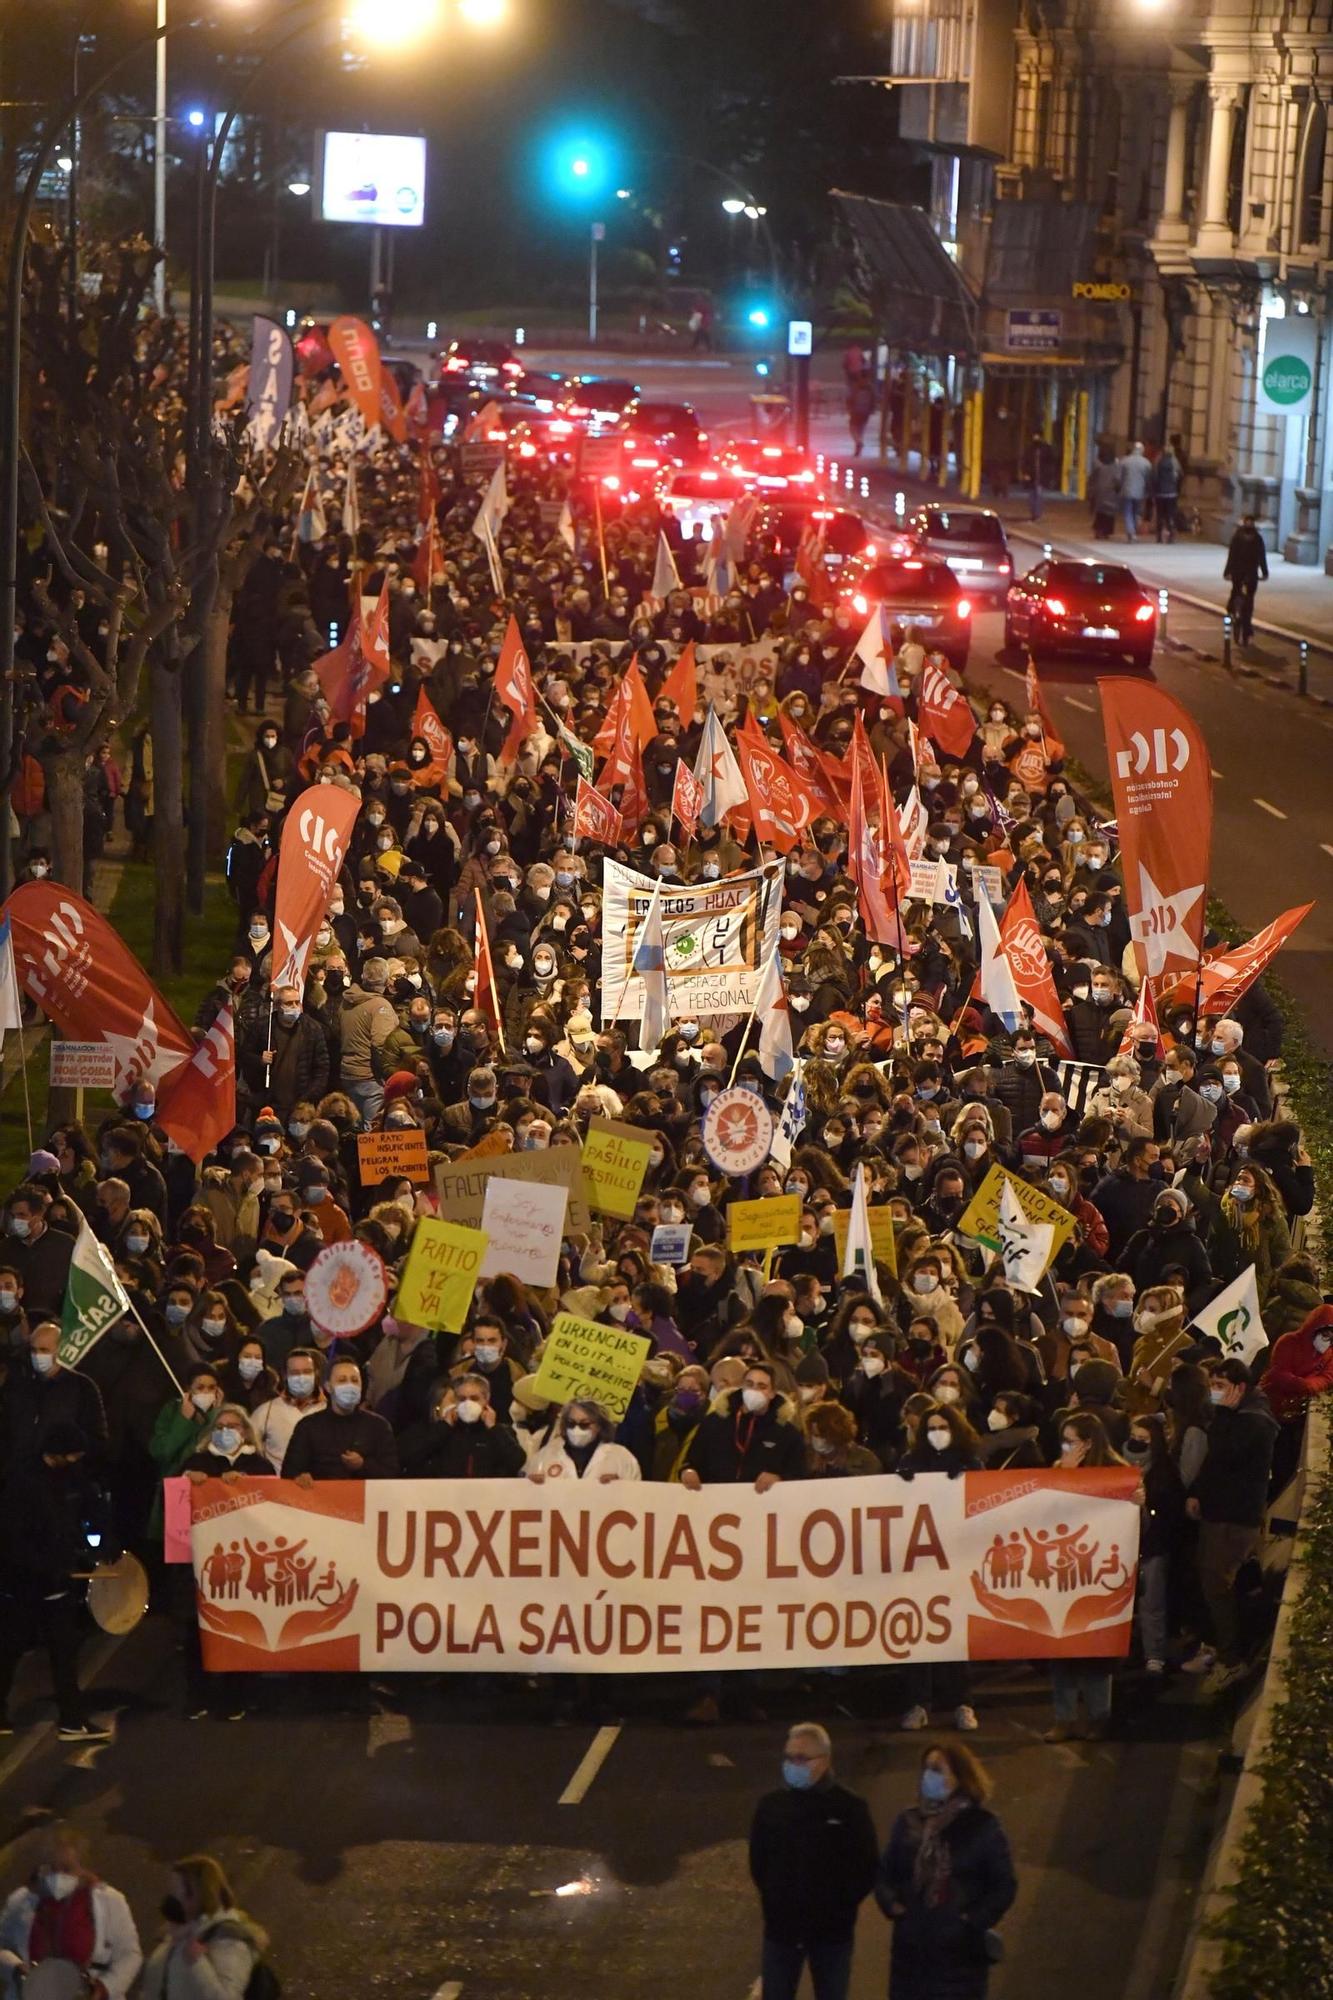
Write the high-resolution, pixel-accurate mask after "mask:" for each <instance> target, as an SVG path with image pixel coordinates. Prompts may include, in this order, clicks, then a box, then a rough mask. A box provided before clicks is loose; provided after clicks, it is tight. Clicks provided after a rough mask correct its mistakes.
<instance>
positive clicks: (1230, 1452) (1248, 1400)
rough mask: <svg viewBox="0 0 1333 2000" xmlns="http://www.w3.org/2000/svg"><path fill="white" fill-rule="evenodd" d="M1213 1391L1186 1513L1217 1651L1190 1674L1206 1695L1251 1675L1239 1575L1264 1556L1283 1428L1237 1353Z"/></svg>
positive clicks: (1217, 1368)
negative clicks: (1267, 1508) (1201, 1678)
mask: <svg viewBox="0 0 1333 2000" xmlns="http://www.w3.org/2000/svg"><path fill="white" fill-rule="evenodd" d="M1208 1392H1209V1395H1210V1396H1211V1398H1212V1403H1213V1414H1212V1417H1211V1419H1210V1421H1209V1425H1208V1450H1207V1452H1206V1453H1205V1455H1204V1461H1203V1465H1202V1467H1201V1468H1200V1470H1199V1473H1198V1475H1197V1477H1196V1478H1195V1481H1194V1485H1193V1488H1192V1490H1191V1492H1190V1497H1189V1499H1188V1500H1187V1501H1186V1502H1185V1512H1186V1513H1187V1514H1188V1515H1189V1516H1190V1518H1191V1519H1192V1520H1195V1521H1197V1522H1198V1523H1199V1586H1200V1588H1201V1590H1202V1591H1203V1597H1204V1602H1205V1603H1206V1604H1207V1606H1208V1611H1209V1615H1210V1616H1211V1618H1212V1621H1213V1635H1214V1638H1215V1641H1216V1645H1215V1647H1207V1646H1205V1647H1204V1648H1203V1649H1202V1651H1201V1652H1198V1653H1196V1654H1195V1655H1194V1657H1193V1659H1191V1660H1188V1661H1186V1668H1187V1671H1188V1672H1190V1673H1207V1675H1208V1678H1207V1680H1206V1681H1205V1682H1204V1691H1205V1693H1207V1694H1218V1693H1220V1692H1221V1691H1222V1689H1223V1688H1226V1687H1229V1686H1230V1685H1231V1683H1232V1682H1233V1681H1235V1680H1239V1678H1240V1676H1241V1675H1242V1674H1243V1673H1244V1671H1245V1667H1244V1662H1243V1661H1242V1659H1241V1653H1240V1618H1239V1613H1238V1609H1237V1604H1236V1577H1237V1575H1238V1574H1239V1572H1240V1570H1241V1568H1242V1567H1243V1566H1244V1564H1246V1563H1247V1562H1249V1561H1250V1560H1251V1558H1252V1557H1254V1556H1256V1555H1257V1554H1258V1552H1259V1537H1260V1533H1261V1530H1262V1528H1263V1520H1264V1505H1265V1502H1266V1501H1267V1498H1268V1476H1269V1473H1270V1472H1271V1471H1272V1466H1273V1447H1274V1445H1275V1444H1276V1443H1277V1435H1278V1422H1277V1418H1276V1417H1275V1416H1274V1415H1273V1412H1272V1411H1271V1410H1270V1409H1269V1407H1268V1401H1267V1398H1266V1397H1265V1396H1264V1395H1263V1394H1262V1393H1261V1391H1259V1390H1258V1389H1254V1388H1252V1387H1251V1386H1250V1371H1249V1369H1248V1368H1247V1367H1246V1366H1245V1363H1244V1362H1243V1361H1241V1360H1239V1359H1237V1358H1236V1357H1235V1356H1234V1355H1228V1356H1227V1357H1226V1359H1225V1360H1222V1361H1215V1362H1213V1363H1212V1364H1211V1366H1210V1367H1209V1369H1208Z"/></svg>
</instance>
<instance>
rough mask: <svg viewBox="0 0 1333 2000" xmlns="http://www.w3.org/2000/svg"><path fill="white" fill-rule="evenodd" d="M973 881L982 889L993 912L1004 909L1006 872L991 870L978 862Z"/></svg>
mask: <svg viewBox="0 0 1333 2000" xmlns="http://www.w3.org/2000/svg"><path fill="white" fill-rule="evenodd" d="M972 880H973V881H974V882H975V883H976V885H977V887H978V889H980V891H981V893H982V895H983V896H984V897H985V898H986V901H987V902H988V903H989V904H990V906H991V908H992V909H993V910H1002V909H1003V908H1004V870H1003V869H1002V868H991V867H988V866H986V865H984V864H983V863H982V862H980V861H978V862H976V863H975V864H974V866H973V869H972Z"/></svg>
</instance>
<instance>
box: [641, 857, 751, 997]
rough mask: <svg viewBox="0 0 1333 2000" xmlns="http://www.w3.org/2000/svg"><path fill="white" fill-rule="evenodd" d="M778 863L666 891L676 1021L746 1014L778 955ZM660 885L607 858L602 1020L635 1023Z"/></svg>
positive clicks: (665, 923)
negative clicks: (639, 971)
mask: <svg viewBox="0 0 1333 2000" xmlns="http://www.w3.org/2000/svg"><path fill="white" fill-rule="evenodd" d="M783 880H784V876H783V869H782V864H781V862H771V863H770V864H769V866H768V867H766V868H756V869H753V870H751V871H750V872H749V873H748V874H743V875H723V876H721V877H720V878H719V879H718V880H717V881H716V882H696V883H694V884H692V885H690V886H688V887H687V886H686V884H684V883H679V884H675V883H673V884H672V885H671V886H670V887H668V886H667V885H666V884H663V887H662V900H661V914H662V934H663V937H664V938H665V940H666V972H667V982H668V991H669V994H670V1000H671V1014H672V1018H673V1019H675V1018H676V1017H677V1016H678V1015H681V1014H745V1013H748V1012H749V1010H750V1008H751V1007H753V1005H754V1003H755V999H756V997H757V995H758V992H759V982H760V980H761V979H762V977H763V971H764V966H765V965H766V963H767V962H768V960H769V959H770V958H771V957H772V955H773V953H774V952H775V951H776V949H777V942H778V919H779V917H780V916H781V914H782V885H783ZM655 886H656V885H655V883H654V881H653V879H652V877H651V876H650V875H639V874H636V872H635V871H634V869H632V868H625V867H623V866H622V865H621V863H620V862H618V861H612V860H610V859H609V858H608V859H607V860H606V861H604V862H603V864H602V1019H603V1020H604V1021H637V1020H640V1019H641V1018H642V1015H643V981H642V980H641V979H639V978H638V977H637V976H636V975H634V974H632V972H631V967H632V965H633V962H634V951H635V947H636V945H637V943H638V937H639V932H640V930H641V929H642V926H643V920H644V918H645V917H646V916H647V914H648V905H649V904H650V903H651V901H652V899H653V889H654V887H655Z"/></svg>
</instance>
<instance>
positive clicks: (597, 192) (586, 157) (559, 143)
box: [544, 132, 616, 201]
mask: <svg viewBox="0 0 1333 2000" xmlns="http://www.w3.org/2000/svg"><path fill="white" fill-rule="evenodd" d="M546 153H547V169H546V175H545V176H544V177H545V178H546V179H548V180H549V181H552V182H553V183H554V185H555V188H556V191H557V192H558V193H560V194H563V195H565V196H566V197H567V198H568V199H570V200H573V201H590V200H593V199H594V198H597V199H600V198H601V197H602V196H603V195H605V194H607V193H608V191H610V192H614V189H615V185H616V175H615V164H616V162H615V153H614V148H613V147H612V146H611V145H610V144H609V143H608V142H607V141H606V140H605V139H599V138H595V137H592V136H590V135H589V134H587V133H584V132H573V133H571V132H564V133H561V134H560V135H559V136H558V137H556V138H555V139H553V140H552V141H550V143H549V144H548V146H547V148H546Z"/></svg>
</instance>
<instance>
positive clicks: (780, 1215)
mask: <svg viewBox="0 0 1333 2000" xmlns="http://www.w3.org/2000/svg"><path fill="white" fill-rule="evenodd" d="M727 1231H728V1241H729V1242H730V1245H731V1248H732V1249H733V1250H735V1251H741V1250H776V1249H777V1248H778V1246H779V1245H780V1244H783V1243H795V1242H796V1240H797V1239H798V1237H799V1236H800V1233H801V1197H800V1196H799V1195H798V1194H770V1195H765V1196H764V1197H763V1198H762V1199H761V1200H759V1201H733V1202H729V1203H728V1205H727Z"/></svg>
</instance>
